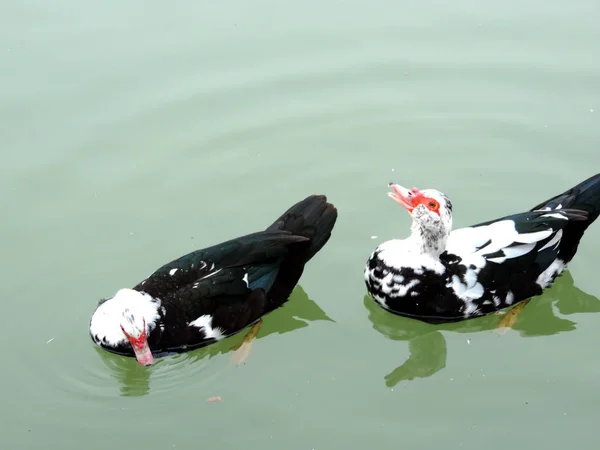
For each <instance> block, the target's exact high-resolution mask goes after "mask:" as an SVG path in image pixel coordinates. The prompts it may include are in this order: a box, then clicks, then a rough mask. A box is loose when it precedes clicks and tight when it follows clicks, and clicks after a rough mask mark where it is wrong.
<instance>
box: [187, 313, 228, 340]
mask: <svg viewBox="0 0 600 450" xmlns="http://www.w3.org/2000/svg"><path fill="white" fill-rule="evenodd" d="M212 320H213V318H212V316H211V315H208V314H205V315H203V316H200V317H198V318H197V319H196V320H194V321H192V322H190V323H189V326H190V327H196V328H200V329H201V330H202V331H203V332H204V335H205V336H206V337H207V338H212V339H216V340H220V339H223V337H224V335H223V330H222V329H221V328H219V327H214V328H213V326H212Z"/></svg>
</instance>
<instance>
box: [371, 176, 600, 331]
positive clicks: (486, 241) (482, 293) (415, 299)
mask: <svg viewBox="0 0 600 450" xmlns="http://www.w3.org/2000/svg"><path fill="white" fill-rule="evenodd" d="M390 187H391V190H392V191H391V192H388V195H389V197H390V198H392V199H393V200H394V201H396V202H397V203H399V204H400V205H402V206H403V207H404V208H406V210H407V211H408V212H409V213H410V215H411V217H412V226H411V235H410V236H409V237H408V238H406V239H393V240H389V241H387V242H383V243H382V244H381V245H379V246H378V247H377V248H376V249H375V250H374V251H373V252H372V253H371V255H370V256H369V258H368V261H367V263H366V266H365V268H364V280H365V283H366V286H367V291H368V293H369V294H370V296H371V297H372V298H373V299H374V300H375V302H377V303H378V304H379V305H380V306H381V307H383V308H385V309H386V310H388V311H390V312H392V313H395V314H398V315H402V316H408V317H413V318H415V319H419V320H422V321H425V322H430V323H442V322H455V321H460V320H465V319H471V318H474V317H479V316H483V315H487V314H490V313H493V312H496V311H498V310H501V309H503V308H507V307H509V306H511V305H516V304H517V303H519V302H522V301H525V300H527V299H530V298H531V297H534V296H537V295H539V294H541V293H542V291H543V290H544V289H545V288H547V287H548V286H550V285H551V284H552V282H553V281H554V279H555V278H556V277H557V276H559V275H560V274H561V273H562V272H563V271H564V270H565V268H566V266H567V264H568V263H569V262H570V261H571V260H572V258H573V257H574V256H575V253H576V251H577V247H578V245H579V241H580V240H581V238H582V236H583V234H584V231H585V230H586V229H587V227H588V226H589V225H590V224H591V223H592V222H594V220H596V218H597V217H598V215H599V214H600V174H597V175H594V176H592V177H590V178H588V179H587V180H585V181H583V182H581V183H579V184H578V185H576V186H574V187H573V188H571V189H569V190H567V191H566V192H564V193H562V194H559V195H557V196H555V197H552V198H551V199H549V200H546V201H544V202H542V203H540V204H539V205H536V206H534V207H533V208H531V209H530V210H528V211H525V212H520V213H517V214H513V215H509V216H505V217H502V218H498V219H495V220H490V221H487V222H483V223H479V224H477V225H473V226H470V227H465V228H460V229H457V230H452V202H451V201H450V199H449V198H448V197H447V196H446V195H445V194H443V193H442V192H440V191H438V190H436V189H423V190H419V189H417V188H412V189H407V188H404V187H402V186H400V185H398V184H394V183H390Z"/></svg>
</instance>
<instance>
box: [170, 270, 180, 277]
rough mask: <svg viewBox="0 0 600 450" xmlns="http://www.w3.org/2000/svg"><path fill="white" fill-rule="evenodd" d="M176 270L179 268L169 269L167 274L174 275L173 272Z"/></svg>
mask: <svg viewBox="0 0 600 450" xmlns="http://www.w3.org/2000/svg"><path fill="white" fill-rule="evenodd" d="M178 270H179V269H178V268H175V269H171V270H169V275H171V276H173V275H175V272H177V271H178Z"/></svg>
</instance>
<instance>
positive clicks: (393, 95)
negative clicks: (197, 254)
mask: <svg viewBox="0 0 600 450" xmlns="http://www.w3.org/2000/svg"><path fill="white" fill-rule="evenodd" d="M599 22H600V9H599V8H598V5H597V4H596V3H594V2H592V1H582V2H575V3H573V2H567V1H565V0H559V1H554V2H551V3H548V2H542V1H539V0H534V1H533V2H529V3H520V2H514V1H513V2H492V1H487V0H486V1H483V2H481V1H478V2H477V1H473V0H461V1H459V2H458V3H457V2H442V1H440V0H437V1H435V0H434V1H426V2H406V1H404V2H402V1H401V2H398V1H375V2H370V3H367V2H357V1H349V0H346V1H335V2H331V1H325V2H323V1H305V2H301V3H290V2H288V3H286V4H284V3H282V2H275V1H267V0H262V1H254V2H243V1H234V0H230V1H225V2H206V1H200V2H185V1H183V2H175V3H168V2H155V1H152V2H141V1H131V2H116V1H110V0H109V1H105V2H75V1H70V0H67V1H65V2H62V3H57V2H41V1H19V2H17V1H10V0H9V1H7V2H4V3H3V5H2V6H0V24H1V26H0V37H1V40H0V149H1V151H2V164H1V165H0V187H1V194H0V208H1V211H2V212H3V215H2V221H0V241H1V242H2V246H1V248H2V258H1V262H0V264H1V265H2V274H3V277H2V294H3V295H2V297H3V303H2V310H1V313H2V314H1V315H0V330H1V337H2V343H3V350H4V351H3V364H2V370H0V398H1V399H2V404H3V407H2V408H1V409H0V442H2V448H6V449H18V448H25V449H47V450H54V449H56V450H58V449H60V450H65V449H77V450H79V449H87V450H93V449H103V450H105V449H108V448H131V449H137V448H144V449H161V450H164V449H170V448H194V449H203V448H210V449H213V450H217V449H227V450H230V449H238V448H253V449H254V448H256V449H276V450H281V449H286V450H296V449H298V450H300V449H308V450H310V449H315V450H320V449H341V448H343V449H363V448H372V447H374V448H377V449H398V448H402V449H411V450H412V449H435V448H445V449H459V448H460V449H477V450H480V449H482V448H485V449H502V450H505V449H507V448H517V449H529V448H534V449H535V448H539V449H571V448H573V449H574V448H577V449H578V450H579V449H597V448H598V445H599V444H600V439H599V438H598V435H597V432H596V427H597V419H598V414H599V406H598V405H600V393H599V392H600V391H599V390H598V380H599V375H600V333H599V331H598V329H599V328H598V324H599V323H600V315H599V314H597V313H598V312H600V300H599V297H600V287H599V285H598V273H599V272H598V271H599V270H600V263H599V262H598V261H599V260H600V223H596V224H594V225H593V226H592V227H591V228H590V229H589V230H588V232H587V233H586V236H585V238H584V240H583V242H582V244H581V246H580V250H579V252H578V254H577V256H576V258H575V260H574V262H573V263H572V264H571V267H570V272H569V273H567V274H565V276H564V277H563V278H561V279H560V280H559V281H558V282H557V283H556V285H555V286H554V287H553V288H552V289H550V290H548V291H547V293H546V294H545V295H544V296H542V297H540V298H537V299H536V300H535V302H532V303H530V304H529V305H528V306H527V307H526V308H525V309H524V311H523V313H522V314H521V316H519V318H518V321H517V323H516V325H515V327H514V329H513V330H511V331H509V332H508V333H507V334H505V335H499V334H498V333H497V332H496V331H495V328H494V327H495V326H496V323H497V321H498V318H497V317H487V318H483V319H479V320H474V321H470V322H468V323H462V324H454V325H452V326H445V327H444V326H438V327H436V326H429V325H424V324H421V323H419V322H415V321H411V320H408V319H401V318H398V317H392V316H390V315H389V314H387V313H384V312H383V311H382V310H381V309H379V308H377V307H376V306H374V305H373V304H372V303H371V302H369V301H368V300H367V299H365V287H364V284H363V280H362V269H363V265H364V263H365V261H366V258H367V257H368V255H369V253H370V252H371V250H372V249H373V248H374V247H375V246H376V245H377V244H378V243H380V242H382V241H383V240H385V239H390V238H392V237H403V236H405V235H406V234H407V232H408V227H409V217H408V215H407V214H406V212H405V211H402V210H401V208H399V207H398V206H397V205H395V204H394V203H393V202H392V201H390V200H389V199H388V198H387V197H386V195H385V192H386V191H387V187H386V184H387V182H389V181H391V180H394V181H396V182H399V183H405V184H408V185H411V186H412V185H416V186H418V187H421V188H424V187H435V188H438V189H440V190H442V191H444V192H445V193H446V194H448V195H449V196H450V198H451V199H452V201H453V203H454V205H455V219H454V224H455V226H456V227H460V226H465V225H469V224H471V223H473V222H476V221H482V220H485V219H490V218H494V217H498V216H500V215H503V214H507V213H511V212H517V211H520V210H522V209H526V208H530V207H531V206H533V205H535V204H537V203H538V202H539V201H541V200H543V199H545V198H547V197H550V196H551V195H554V194H556V193H558V192H560V191H562V190H564V189H566V188H568V187H570V186H571V185H573V184H575V183H576V182H578V181H580V180H582V179H584V178H586V177H588V176H589V175H592V174H593V173H596V172H598V171H600V150H599V149H600V127H599V125H600V123H599V118H600V91H599V89H598V87H599V86H600V59H599V58H598V55H599V54H600V27H598V23H599ZM310 193H325V194H327V195H328V197H329V199H330V200H331V201H332V202H334V203H335V204H336V206H337V207H338V209H339V212H340V215H339V219H338V223H337V226H336V229H335V231H334V236H333V237H332V239H331V241H330V242H329V244H328V245H327V247H326V248H325V249H324V250H323V251H322V252H321V253H320V254H319V255H318V256H317V257H316V258H315V259H314V260H313V261H312V263H311V264H310V265H309V266H308V268H307V270H306V272H305V274H304V276H303V278H302V280H301V282H300V286H298V288H297V289H296V291H295V292H294V294H293V295H292V298H291V300H290V302H289V303H288V305H287V306H286V307H285V308H283V309H280V310H278V311H276V312H275V313H273V314H271V315H270V316H269V317H268V318H267V319H266V321H265V324H264V326H263V328H262V329H261V331H260V333H259V335H258V339H257V340H256V341H255V342H254V344H253V348H252V352H251V354H250V356H249V358H248V359H247V361H246V363H245V364H244V365H241V366H236V365H235V364H234V363H233V361H232V356H233V352H232V349H233V347H234V346H235V345H236V344H238V343H239V342H240V341H241V337H242V336H238V337H234V338H232V339H230V340H227V341H225V342H223V343H220V344H219V345H218V346H216V347H213V348H208V349H204V350H199V351H195V352H192V353H188V354H184V355H180V356H177V357H172V358H167V359H164V360H161V361H160V362H159V363H158V364H156V365H155V366H153V367H152V368H150V369H144V368H142V367H140V366H138V365H137V364H136V363H135V361H133V360H131V359H126V358H122V357H118V356H115V355H111V354H108V353H106V352H103V351H99V350H97V349H96V348H95V347H94V346H93V345H92V342H91V341H90V339H89V337H88V334H87V333H88V331H87V327H88V321H89V317H90V315H91V313H92V311H93V309H94V307H95V304H96V301H97V300H98V299H99V298H100V297H102V296H109V295H112V294H113V293H114V292H115V291H116V290H117V289H118V288H120V287H128V286H133V285H134V284H136V283H137V282H138V281H140V280H141V279H142V278H143V277H145V276H146V275H148V274H149V273H150V272H152V271H153V270H154V269H155V268H157V267H159V266H160V265H162V264H163V263H165V262H167V261H170V260H172V259H173V258H175V257H177V256H179V255H181V254H184V253H187V252H189V251H190V250H193V249H196V248H199V247H203V246H207V245H210V244H213V243H215V242H219V241H222V240H225V239H228V238H230V237H233V236H236V235H241V234H245V233H248V232H252V231H255V230H257V229H259V228H263V227H265V226H266V225H268V224H269V223H270V222H271V221H272V220H273V219H274V218H276V217H277V216H278V215H279V214H280V213H281V212H283V211H284V210H285V209H287V208H288V207H289V206H290V205H291V204H293V203H294V202H296V201H297V200H300V199H302V198H304V197H305V196H306V195H308V194H310ZM373 236H376V237H375V238H373ZM213 396H220V397H221V399H222V400H221V401H220V402H208V401H207V399H208V398H209V397H213Z"/></svg>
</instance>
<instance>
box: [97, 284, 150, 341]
mask: <svg viewBox="0 0 600 450" xmlns="http://www.w3.org/2000/svg"><path fill="white" fill-rule="evenodd" d="M160 304H161V302H160V299H157V298H153V297H152V296H150V295H149V294H147V293H145V292H139V291H135V290H133V289H121V290H119V291H118V292H117V293H116V294H115V295H114V297H112V298H109V299H108V300H106V301H105V302H104V303H102V304H101V305H100V306H98V308H96V311H94V314H93V315H92V319H91V321H90V334H91V336H92V338H93V339H94V341H95V342H96V343H97V344H100V343H102V344H104V345H109V346H111V347H117V346H118V345H121V344H127V343H128V342H129V341H128V340H127V338H126V337H125V335H124V334H123V330H121V321H122V320H123V312H124V311H125V310H129V313H130V314H132V315H133V316H134V317H135V319H136V322H137V321H138V320H141V319H142V318H143V319H145V320H146V333H147V334H150V332H151V331H152V330H153V329H154V327H155V326H156V321H157V320H158V319H159V317H160V315H159V314H158V308H159V307H160Z"/></svg>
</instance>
